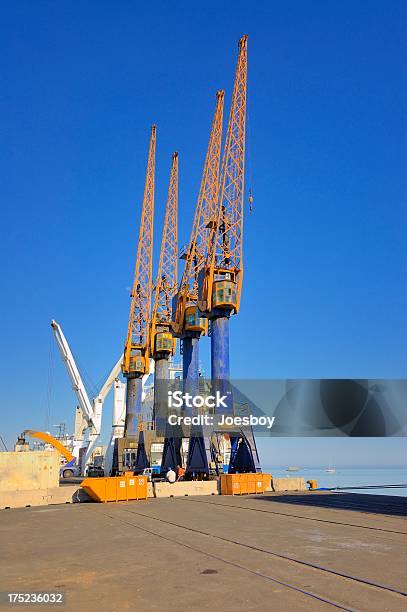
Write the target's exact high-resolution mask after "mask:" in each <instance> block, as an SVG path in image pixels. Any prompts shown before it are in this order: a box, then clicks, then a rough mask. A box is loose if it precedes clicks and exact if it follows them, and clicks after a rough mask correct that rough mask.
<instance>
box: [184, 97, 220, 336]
mask: <svg viewBox="0 0 407 612" xmlns="http://www.w3.org/2000/svg"><path fill="white" fill-rule="evenodd" d="M224 96H225V92H224V91H222V90H220V91H218V92H217V93H216V106H215V113H214V116H213V120H212V126H211V133H210V137H209V142H208V148H207V152H206V157H205V163H204V169H203V173H202V179H201V185H200V189H199V195H198V200H197V204H196V207H195V214H194V221H193V225H192V231H191V237H190V240H189V244H188V249H187V252H186V261H185V267H184V271H183V274H182V279H181V283H180V287H179V292H178V301H177V308H176V313H175V319H174V322H173V330H174V333H175V335H177V336H182V334H183V331H185V329H186V330H191V331H199V332H201V333H205V331H206V327H207V323H206V321H205V320H204V319H203V318H202V317H201V316H200V313H199V311H198V309H197V307H196V300H197V298H198V275H199V272H200V270H201V269H202V268H203V266H204V264H205V262H206V259H207V256H208V249H209V244H210V241H211V240H213V231H214V227H215V222H216V205H217V200H218V190H219V167H220V151H221V144H222V124H223V107H224Z"/></svg>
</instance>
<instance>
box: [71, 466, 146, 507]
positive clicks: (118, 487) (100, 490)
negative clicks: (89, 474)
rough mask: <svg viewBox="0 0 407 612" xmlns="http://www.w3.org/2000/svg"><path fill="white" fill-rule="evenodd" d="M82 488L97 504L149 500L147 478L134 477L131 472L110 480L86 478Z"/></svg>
mask: <svg viewBox="0 0 407 612" xmlns="http://www.w3.org/2000/svg"><path fill="white" fill-rule="evenodd" d="M81 487H82V488H83V489H84V490H85V491H86V493H87V494H88V495H89V497H90V498H91V499H93V501H96V502H118V501H129V500H134V499H147V476H134V474H132V473H131V472H127V473H126V474H125V475H123V476H115V477H110V478H85V480H83V481H82V482H81Z"/></svg>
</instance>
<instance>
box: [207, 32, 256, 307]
mask: <svg viewBox="0 0 407 612" xmlns="http://www.w3.org/2000/svg"><path fill="white" fill-rule="evenodd" d="M246 94H247V36H243V37H242V38H241V39H240V41H239V55H238V61H237V66H236V74H235V83H234V88H233V96H232V105H231V109H230V116H229V123H228V129H227V133H226V141H225V147H224V151H223V158H222V168H221V173H220V182H219V199H218V205H217V207H216V214H215V217H214V220H213V237H214V239H213V240H211V241H210V243H209V249H208V257H207V260H206V262H205V264H204V266H203V267H204V279H203V284H202V291H201V295H200V299H199V301H198V306H199V308H200V310H201V311H202V312H204V313H206V314H208V316H211V314H213V313H212V310H213V309H214V308H221V309H224V310H225V311H226V312H229V313H230V312H235V313H237V312H238V310H239V305H240V294H241V289H242V279H243V260H242V246H243V196H244V166H245V130H246ZM219 282H227V284H226V285H224V286H223V289H224V290H225V289H227V290H228V291H230V294H229V295H227V294H226V292H224V295H223V296H222V297H219V298H218V296H217V291H218V287H217V286H215V285H217V283H219ZM224 298H226V299H224ZM218 300H219V301H218Z"/></svg>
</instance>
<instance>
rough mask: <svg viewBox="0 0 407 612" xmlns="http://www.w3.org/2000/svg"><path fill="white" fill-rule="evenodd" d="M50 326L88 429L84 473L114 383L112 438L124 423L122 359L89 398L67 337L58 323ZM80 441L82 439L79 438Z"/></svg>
mask: <svg viewBox="0 0 407 612" xmlns="http://www.w3.org/2000/svg"><path fill="white" fill-rule="evenodd" d="M51 327H52V330H53V332H54V335H55V340H56V342H57V345H58V348H59V351H60V353H61V357H62V360H63V361H64V363H65V367H66V370H67V372H68V376H69V378H70V380H71V384H72V389H73V390H74V392H75V395H76V397H77V400H78V405H79V409H80V411H81V413H82V418H83V425H84V427H85V428H86V429H88V431H89V441H88V445H87V448H86V453H85V457H84V459H83V461H82V465H81V466H80V467H81V470H82V472H84V470H85V468H86V467H87V466H88V465H89V463H90V462H91V459H92V452H93V450H94V448H95V446H96V443H97V442H98V440H99V438H100V432H101V425H102V413H103V404H104V401H105V399H106V397H107V395H108V393H109V391H110V389H111V387H112V385H114V401H113V418H112V438H115V437H120V435H123V434H122V428H123V424H124V384H123V383H122V382H121V381H120V380H119V378H118V377H119V374H120V368H121V364H122V360H123V358H122V357H120V359H119V360H118V361H117V362H116V364H115V365H114V366H113V368H112V370H111V372H110V373H109V375H108V377H107V378H106V381H105V382H104V384H103V385H102V388H101V389H100V391H99V393H98V394H97V395H96V396H95V397H94V398H93V399H92V400H90V399H89V396H88V393H87V391H86V388H85V385H84V383H83V380H82V377H81V375H80V372H79V369H78V366H77V365H76V362H75V359H74V356H73V354H72V351H71V349H70V346H69V344H68V341H67V339H66V338H65V335H64V334H63V332H62V329H61V326H60V325H59V324H58V323H57V322H56V321H54V320H53V321H52V322H51ZM81 444H82V441H81Z"/></svg>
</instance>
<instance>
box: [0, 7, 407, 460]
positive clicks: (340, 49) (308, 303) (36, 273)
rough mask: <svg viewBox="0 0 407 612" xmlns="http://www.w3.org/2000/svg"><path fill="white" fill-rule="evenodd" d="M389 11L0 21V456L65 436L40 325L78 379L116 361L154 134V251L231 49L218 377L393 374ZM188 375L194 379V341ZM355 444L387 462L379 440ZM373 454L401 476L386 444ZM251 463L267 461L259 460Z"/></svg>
mask: <svg viewBox="0 0 407 612" xmlns="http://www.w3.org/2000/svg"><path fill="white" fill-rule="evenodd" d="M406 16H407V8H406V6H405V3H403V2H392V3H391V5H389V4H388V3H384V2H375V1H372V2H370V3H368V4H366V3H365V2H353V3H351V4H350V3H340V2H330V3H324V2H313V3H312V4H309V3H308V4H305V3H302V2H291V3H289V4H287V3H285V4H284V3H282V4H281V3H280V4H278V3H273V2H257V3H255V4H253V3H252V4H248V3H247V2H240V1H235V2H222V3H219V2H211V1H208V2H205V4H204V5H201V8H198V6H197V5H196V3H167V2H152V3H148V5H147V4H146V3H139V2H126V1H123V2H120V3H113V2H103V1H101V2H93V1H89V2H86V3H80V2H66V1H63V2H58V3H55V2H44V1H40V2H36V3H32V2H25V1H22V0H20V1H18V2H15V3H11V4H8V5H7V6H4V7H3V12H2V20H1V24H0V39H1V41H2V43H1V44H2V53H1V54H0V70H1V75H2V83H3V85H2V93H1V98H0V127H1V133H2V142H3V148H2V149H3V155H2V156H1V158H0V174H1V181H0V190H1V205H2V221H3V223H2V238H1V241H0V248H1V250H2V258H3V261H4V262H5V265H4V266H3V274H2V275H1V281H0V282H1V290H2V291H1V293H2V309H1V311H2V342H1V347H0V351H1V352H0V358H1V377H2V380H1V382H2V385H1V388H2V398H1V406H2V415H3V416H2V420H1V426H0V433H1V435H3V437H5V438H6V439H7V441H8V443H9V444H11V443H12V442H13V441H14V439H15V435H16V434H17V433H18V432H19V431H20V430H22V429H24V428H27V427H38V428H41V427H44V426H45V424H46V423H47V422H50V423H51V424H53V423H57V422H59V421H61V420H64V421H68V423H69V424H71V423H72V417H71V415H72V413H73V407H74V404H75V400H74V396H73V394H72V391H71V389H70V385H69V382H68V380H67V376H66V373H65V370H64V367H63V365H62V363H61V361H60V358H59V354H58V353H57V351H56V348H55V347H54V345H53V342H54V341H53V338H52V337H51V336H50V333H51V332H50V328H49V324H50V320H51V319H52V318H53V317H54V318H55V319H57V320H58V321H59V322H60V323H61V324H62V326H63V329H64V331H65V332H66V335H67V336H68V338H69V340H70V341H71V343H72V347H73V349H74V351H75V354H76V355H77V356H78V358H79V362H80V364H81V365H82V366H83V367H84V369H86V371H87V372H88V373H89V375H90V377H91V378H92V379H93V381H95V383H96V381H101V380H102V379H103V376H104V374H105V373H107V371H108V370H109V368H110V366H111V365H112V364H113V363H114V361H115V359H116V358H117V356H118V355H119V353H120V351H121V349H122V345H123V341H124V335H125V330H126V326H127V316H128V307H129V295H128V289H127V288H128V287H129V285H130V284H131V280H132V271H133V267H134V259H135V253H136V240H137V233H138V221H139V214H140V204H141V198H142V190H143V181H144V171H145V163H146V153H147V145H148V133H149V127H150V125H151V123H152V122H156V123H157V126H158V128H157V177H156V178H157V197H156V213H157V214H156V229H157V230H158V233H157V234H156V244H155V246H156V247H158V243H159V235H160V233H161V227H162V220H163V208H164V203H165V196H166V191H167V181H168V174H169V168H170V157H171V153H172V151H174V150H178V151H179V155H180V202H179V206H180V228H179V231H180V242H186V241H187V239H188V236H189V231H190V224H191V222H192V216H193V208H194V204H195V200H196V196H197V192H198V187H199V179H200V173H201V170H202V163H203V158H204V154H205V147H206V143H207V138H208V131H209V125H210V120H211V115H212V111H213V106H214V95H215V91H216V90H217V89H218V88H225V89H226V95H227V98H226V101H227V104H229V101H230V94H231V89H232V82H233V71H234V66H235V60H236V43H237V40H238V39H239V37H240V36H241V35H242V34H243V33H247V34H248V35H249V103H248V117H249V118H248V142H247V181H246V185H247V188H249V187H251V189H252V191H253V195H254V213H253V214H252V215H247V216H246V221H245V280H244V288H243V299H242V306H241V312H240V313H239V315H238V317H235V319H234V320H233V321H232V323H231V328H232V339H231V343H232V346H231V366H232V373H233V376H234V377H235V378H243V377H245V378H246V377H247V378H250V377H253V378H259V377H270V378H272V377H276V378H278V377H292V378H294V377H311V376H313V377H325V376H326V377H369V378H373V377H382V378H383V377H405V376H406V363H407V323H406V312H407V291H406V274H405V272H406V254H407V247H406V195H407V184H406V171H405V169H406V167H407V165H406V162H407V159H406V157H407V155H406V151H407V148H406V116H407V115H406V111H407V96H406V67H407V62H406V59H407V58H406V42H405V41H406V26H405V24H406ZM156 251H157V249H156ZM156 255H157V253H156ZM202 359H203V362H204V365H206V369H207V371H209V367H208V365H207V364H208V345H207V343H205V344H204V346H203V347H202ZM107 407H109V404H107ZM47 414H49V415H50V416H49V418H47ZM109 419H110V415H107V422H109ZM280 444H281V443H280V442H279V445H280ZM290 444H291V445H293V444H295V448H296V449H298V448H300V449H302V448H303V449H304V452H306V453H308V451H309V450H310V449H309V448H308V447H307V448H308V450H306V445H307V442H306V441H291V442H287V445H288V446H285V447H284V448H285V449H290V448H291V447H290ZM371 444H372V445H373V444H375V445H376V446H375V449H376V450H375V455H376V457H377V456H378V455H377V453H379V456H380V453H382V454H383V458H384V457H385V456H387V454H388V445H387V446H386V447H385V448H384V447H383V443H380V442H378V441H376V442H373V441H372V442H371ZM392 444H393V446H392V449H393V454H394V458H395V459H394V460H395V462H396V463H401V462H402V458H403V453H404V452H405V442H404V440H399V441H392ZM301 445H303V446H301ZM304 445H305V446H304ZM293 448H294V447H293ZM318 449H319V447H317V448H316V449H314V450H313V449H311V450H312V453H314V454H315V453H316V454H315V457H314V459H315V461H317V460H319V459H318V457H319V455H318V453H319V450H318ZM383 449H384V450H383ZM279 452H280V451H279ZM322 452H325V451H322V446H321V453H322ZM263 453H264V455H265V456H267V458H273V457H274V456H275V455H274V452H273V447H272V445H271V443H270V448H269V447H267V448H265V449H263ZM348 454H349V453H344V455H348ZM359 454H360V453H359ZM307 456H308V455H307ZM357 457H358V451H357V450H356V445H355V459H357ZM297 461H298V460H297ZM268 462H269V461H268Z"/></svg>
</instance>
